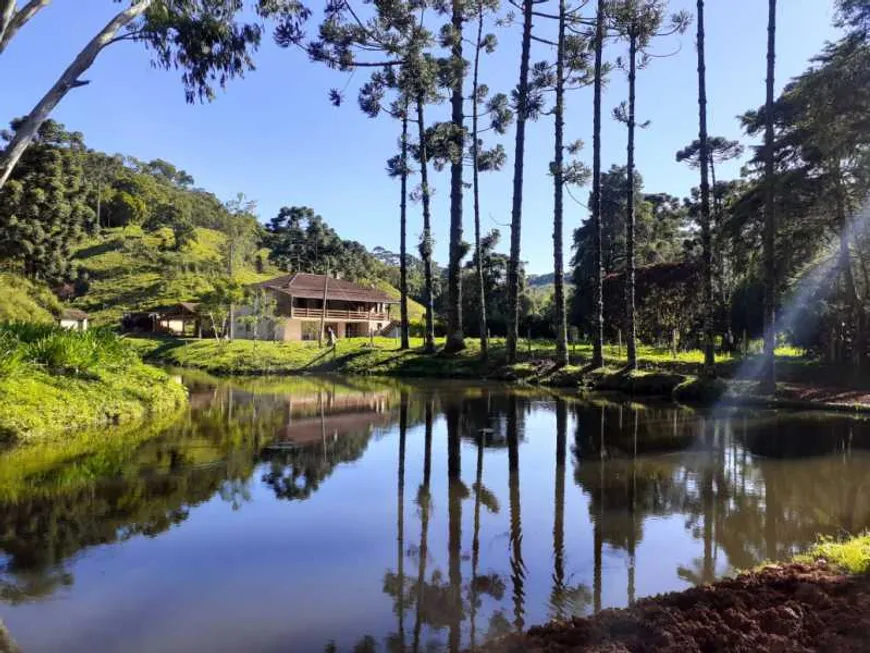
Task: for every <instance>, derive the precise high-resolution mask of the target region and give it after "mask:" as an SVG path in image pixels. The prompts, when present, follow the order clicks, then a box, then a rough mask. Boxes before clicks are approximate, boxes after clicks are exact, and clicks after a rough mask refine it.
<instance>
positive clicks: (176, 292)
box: [73, 226, 423, 324]
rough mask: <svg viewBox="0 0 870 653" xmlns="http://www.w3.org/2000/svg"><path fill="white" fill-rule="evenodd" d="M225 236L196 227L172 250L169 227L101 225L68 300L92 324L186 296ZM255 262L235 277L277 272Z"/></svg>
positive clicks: (203, 282) (84, 250) (216, 272)
mask: <svg viewBox="0 0 870 653" xmlns="http://www.w3.org/2000/svg"><path fill="white" fill-rule="evenodd" d="M225 243H226V236H225V235H224V234H222V233H221V232H219V231H215V230H212V229H204V228H197V229H196V230H195V237H194V238H193V239H192V240H191V241H190V242H189V243H187V244H186V245H185V246H184V248H182V250H181V251H178V252H176V251H174V247H173V246H174V236H173V233H172V231H171V230H170V229H158V230H156V231H152V232H146V231H143V230H142V229H141V228H139V227H135V226H133V227H122V228H115V229H106V230H104V231H103V232H102V233H101V234H100V235H99V236H98V237H95V238H92V239H90V240H88V241H86V242H84V243H82V245H81V246H80V247H79V248H78V249H77V251H76V252H75V259H76V262H77V264H78V266H79V268H80V269H83V270H85V271H87V273H88V278H89V284H90V287H89V288H88V291H87V292H86V293H85V294H84V295H83V296H81V297H79V298H77V299H76V300H75V301H74V302H73V305H74V306H76V307H77V308H81V309H82V310H84V311H86V312H88V313H89V314H90V315H91V318H92V320H93V321H94V323H96V324H117V322H118V320H120V318H121V316H122V315H123V314H124V313H125V312H128V311H137V310H145V309H148V308H152V307H157V306H162V305H167V304H175V303H177V302H180V301H192V300H196V299H197V298H199V297H200V296H201V295H203V294H204V293H206V292H209V291H210V290H212V289H213V285H212V279H215V278H218V277H219V276H221V275H222V274H223V266H224V264H223V262H222V261H223V253H222V250H223V247H224V245H225ZM255 259H257V260H258V261H260V262H261V264H260V265H259V266H258V267H259V271H258V269H257V267H255V266H254V265H253V264H251V263H249V262H243V263H240V264H238V265H237V268H236V274H235V277H236V280H237V281H239V282H240V283H242V284H248V283H255V282H257V281H263V280H265V279H269V278H271V277H274V276H277V275H279V274H281V273H282V272H281V270H279V269H278V268H276V267H274V266H273V265H271V264H269V263H268V258H267V251H266V250H261V251H260V252H259V253H258V254H257V256H256V257H255ZM377 285H378V287H379V288H381V289H382V290H384V291H385V292H387V293H389V294H390V295H391V296H393V297H396V298H398V296H399V291H398V290H397V289H395V288H393V287H392V286H391V285H389V283H387V282H385V281H381V282H378V284H377ZM410 315H411V320H412V321H419V320H422V317H423V307H422V306H421V305H420V304H417V303H416V302H411V305H410Z"/></svg>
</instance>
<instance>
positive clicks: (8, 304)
mask: <svg viewBox="0 0 870 653" xmlns="http://www.w3.org/2000/svg"><path fill="white" fill-rule="evenodd" d="M59 311H60V303H59V302H58V301H57V299H56V298H55V296H54V295H53V294H52V292H51V291H50V290H49V289H48V288H47V287H45V286H42V285H40V284H37V283H34V282H32V281H28V280H27V279H24V278H23V277H20V276H18V275H17V274H13V273H11V272H2V273H0V322H11V321H17V322H51V321H53V320H54V316H55V315H56V314H57V313H58V312H59Z"/></svg>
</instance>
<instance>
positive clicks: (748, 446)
mask: <svg viewBox="0 0 870 653" xmlns="http://www.w3.org/2000/svg"><path fill="white" fill-rule="evenodd" d="M189 383H190V385H191V388H192V396H191V408H190V410H189V412H188V413H186V414H185V415H184V416H183V417H182V418H181V419H180V420H179V421H177V422H176V423H173V424H171V425H169V426H168V427H166V428H165V429H164V430H163V431H162V432H161V433H160V434H159V435H157V436H156V437H153V438H150V439H145V438H141V439H142V440H144V443H139V444H136V445H135V446H134V445H130V446H125V447H116V448H115V449H113V450H111V451H99V452H95V453H91V454H87V455H82V456H79V457H77V458H76V459H75V460H73V461H72V462H68V463H65V464H63V465H58V466H56V467H54V468H52V469H51V470H50V471H49V472H45V471H39V472H38V473H37V472H34V473H33V474H30V475H28V473H27V472H26V471H24V472H22V471H21V469H19V470H18V472H17V473H16V474H12V475H11V476H10V475H8V474H7V476H6V477H5V478H4V477H3V476H2V475H0V496H2V498H0V520H2V524H0V555H2V558H0V561H2V574H0V601H2V603H0V617H2V619H3V620H4V622H5V623H6V625H7V627H8V628H9V630H10V631H11V633H12V636H13V638H14V639H15V640H16V641H17V642H18V644H19V645H20V646H21V647H22V649H23V651H24V652H25V653H38V652H48V651H61V650H62V651H66V652H79V651H81V652H88V653H91V652H94V651H124V652H125V653H127V652H129V653H138V652H145V651H149V652H150V651H160V652H164V653H173V652H182V651H184V652H199V651H202V652H208V653H222V652H229V651H254V652H261V651H262V652H269V653H271V652H276V653H277V652H279V651H280V652H283V651H303V652H307V651H316V652H320V651H353V652H360V653H361V652H364V651H384V652H386V651H402V650H406V651H457V650H460V649H463V648H468V647H473V646H474V645H475V644H478V643H480V642H482V641H484V640H485V639H487V638H488V637H491V636H493V635H497V634H499V633H503V632H506V631H510V630H512V629H521V628H524V627H528V626H530V625H532V624H535V623H539V622H542V621H545V620H547V619H550V618H554V617H565V616H568V615H572V614H578V615H584V614H590V613H593V612H594V611H597V610H599V609H601V608H605V607H611V606H625V605H627V604H630V603H631V602H633V601H635V600H636V599H637V598H640V597H643V596H648V595H651V594H656V593H659V592H662V591H668V590H674V589H681V588H685V587H687V586H689V585H691V584H693V583H701V582H706V581H711V580H713V579H714V578H716V577H719V576H722V575H724V574H728V573H729V572H731V571H733V570H734V569H740V568H747V567H751V566H753V565H755V564H757V563H759V562H760V561H762V560H764V559H780V558H784V557H787V556H789V555H790V554H792V553H794V552H796V551H799V550H801V549H802V548H804V547H806V546H808V545H809V544H810V543H812V541H813V540H814V539H815V537H816V535H817V534H819V533H827V534H838V533H841V532H856V531H859V530H861V529H864V528H866V527H868V526H870V501H868V498H870V497H868V492H870V486H868V482H870V481H868V479H870V455H868V451H870V426H868V425H867V424H866V423H864V422H861V421H857V420H853V419H850V418H846V417H833V416H819V415H797V414H789V413H775V412H765V411H698V410H693V409H688V408H685V407H679V406H676V405H673V404H663V403H660V404H654V403H653V404H638V403H628V402H625V401H619V400H613V399H609V400H596V401H579V400H577V399H576V398H571V397H564V396H560V395H555V394H552V393H548V392H544V391H541V392H539V391H530V390H516V389H510V388H507V387H502V386H493V385H464V384H457V383H437V384H432V383H404V382H403V383H397V382H385V383H382V382H368V381H359V380H347V379H339V378H335V379H304V380H274V381H273V380H268V379H263V380H255V381H233V382H216V381H212V380H208V379H203V378H200V379H193V380H189ZM138 435H139V436H141V435H142V434H138ZM865 447H867V449H865ZM7 455H12V453H10V454H7ZM16 465H18V466H19V467H21V465H19V464H18V463H16ZM0 468H2V460H0ZM4 483H5V484H6V485H5V486H4V485H3V484H4ZM403 645H404V648H403Z"/></svg>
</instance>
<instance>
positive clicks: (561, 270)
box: [553, 0, 568, 365]
mask: <svg viewBox="0 0 870 653" xmlns="http://www.w3.org/2000/svg"><path fill="white" fill-rule="evenodd" d="M564 56H565V0H559V36H558V39H557V42H556V106H555V107H554V108H553V115H554V116H555V138H554V143H555V145H554V147H555V151H554V153H553V284H554V294H553V301H554V302H555V304H556V324H555V325H554V326H555V330H556V363H557V364H561V365H567V364H568V321H567V318H566V316H565V263H564V259H563V252H562V218H563V201H562V200H563V193H564V186H563V184H564V183H565V182H564V175H563V169H562V166H563V165H564V159H565V150H564V147H563V144H562V141H563V132H564V129H565V62H564Z"/></svg>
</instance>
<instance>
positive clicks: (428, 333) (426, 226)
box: [417, 96, 435, 354]
mask: <svg viewBox="0 0 870 653" xmlns="http://www.w3.org/2000/svg"><path fill="white" fill-rule="evenodd" d="M423 102H424V100H423V97H422V96H418V97H417V132H418V138H419V141H420V186H421V187H422V192H421V195H422V202H423V242H422V243H421V244H420V255H421V256H422V258H423V282H424V284H425V286H426V327H425V333H424V334H423V339H424V344H423V348H424V349H425V351H426V352H428V353H430V354H431V353H433V352H434V351H435V298H434V294H435V293H434V292H433V289H432V213H431V208H430V199H431V198H430V194H429V155H428V153H427V151H426V123H425V121H424V116H423Z"/></svg>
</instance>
